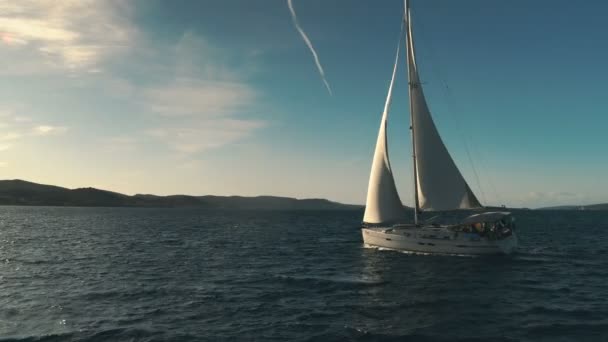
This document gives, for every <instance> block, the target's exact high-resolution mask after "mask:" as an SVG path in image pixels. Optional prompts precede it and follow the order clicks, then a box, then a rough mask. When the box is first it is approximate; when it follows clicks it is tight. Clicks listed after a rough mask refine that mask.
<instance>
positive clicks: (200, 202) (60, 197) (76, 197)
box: [0, 179, 362, 210]
mask: <svg viewBox="0 0 608 342" xmlns="http://www.w3.org/2000/svg"><path fill="white" fill-rule="evenodd" d="M0 205H38V206H75V207H201V208H209V209H244V210H354V209H360V208H362V206H358V205H348V204H341V203H337V202H332V201H329V200H326V199H296V198H289V197H275V196H257V197H242V196H210V195H207V196H187V195H171V196H157V195H147V194H146V195H142V194H137V195H134V196H129V195H124V194H121V193H117V192H112V191H106V190H100V189H95V188H78V189H68V188H63V187H59V186H53V185H45V184H37V183H32V182H27V181H23V180H19V179H15V180H0Z"/></svg>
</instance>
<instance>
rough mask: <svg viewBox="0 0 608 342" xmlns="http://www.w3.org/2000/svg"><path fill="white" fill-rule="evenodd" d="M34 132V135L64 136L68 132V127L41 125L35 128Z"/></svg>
mask: <svg viewBox="0 0 608 342" xmlns="http://www.w3.org/2000/svg"><path fill="white" fill-rule="evenodd" d="M33 131H34V135H51V134H62V133H65V132H66V131H67V127H63V126H50V125H40V126H36V127H34V128H33Z"/></svg>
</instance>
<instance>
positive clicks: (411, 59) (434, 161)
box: [407, 9, 481, 210]
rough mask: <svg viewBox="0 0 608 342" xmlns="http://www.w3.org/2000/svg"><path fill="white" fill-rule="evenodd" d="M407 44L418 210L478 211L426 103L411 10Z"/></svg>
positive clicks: (408, 18) (475, 202) (478, 205)
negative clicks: (418, 66) (416, 57)
mask: <svg viewBox="0 0 608 342" xmlns="http://www.w3.org/2000/svg"><path fill="white" fill-rule="evenodd" d="M407 41H408V46H407V51H408V69H409V70H408V72H409V81H410V101H411V107H410V108H411V112H412V113H411V116H412V118H411V120H412V129H413V132H414V139H413V140H414V146H415V152H414V154H415V158H416V173H417V179H416V183H417V184H416V185H417V186H416V188H417V191H418V207H419V208H420V209H422V210H451V209H466V208H479V207H481V204H480V203H479V201H478V200H477V197H475V194H473V191H471V188H470V187H469V185H468V184H467V182H466V181H465V179H464V178H463V177H462V175H461V174H460V171H459V170H458V168H457V167H456V164H455V163H454V161H453V160H452V157H451V156H450V154H449V152H448V150H447V148H446V147H445V145H444V144H443V141H442V140H441V137H440V136H439V132H438V131H437V128H436V127H435V123H434V122H433V118H432V117H431V113H430V111H429V108H428V106H427V104H426V100H425V98H424V93H423V91H422V86H421V84H420V78H419V76H418V69H417V66H416V59H415V53H414V42H413V39H412V23H411V20H410V13H409V9H408V13H407Z"/></svg>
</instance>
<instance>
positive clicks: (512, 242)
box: [362, 225, 517, 255]
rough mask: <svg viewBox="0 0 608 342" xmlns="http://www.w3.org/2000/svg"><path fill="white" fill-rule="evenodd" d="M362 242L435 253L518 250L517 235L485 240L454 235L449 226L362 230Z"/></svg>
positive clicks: (474, 253) (490, 252) (477, 237)
mask: <svg viewBox="0 0 608 342" xmlns="http://www.w3.org/2000/svg"><path fill="white" fill-rule="evenodd" d="M362 234H363V242H364V243H365V244H366V245H370V246H374V247H384V248H390V249H396V250H402V251H409V252H417V253H435V254H465V255H488V254H510V253H513V252H515V249H516V248H517V236H516V235H515V232H513V233H512V234H511V235H510V236H508V237H505V238H503V239H500V240H488V239H487V238H484V237H479V235H476V234H471V233H464V232H454V231H451V230H450V229H448V227H434V226H428V227H415V226H413V225H408V226H396V227H384V228H362Z"/></svg>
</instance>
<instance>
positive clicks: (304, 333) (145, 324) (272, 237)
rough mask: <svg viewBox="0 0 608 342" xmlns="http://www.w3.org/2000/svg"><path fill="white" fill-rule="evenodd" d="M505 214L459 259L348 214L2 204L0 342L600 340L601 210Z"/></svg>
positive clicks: (603, 322) (606, 286) (603, 300)
mask: <svg viewBox="0 0 608 342" xmlns="http://www.w3.org/2000/svg"><path fill="white" fill-rule="evenodd" d="M515 215H516V218H517V229H518V233H519V236H520V245H521V246H520V249H519V251H518V253H517V254H515V255H513V256H493V257H487V256H486V257H464V256H433V255H416V254H407V253H402V252H395V251H388V250H378V249H374V248H366V247H365V246H364V245H363V243H362V240H361V232H360V226H359V224H360V221H361V217H362V213H361V212H359V211H207V210H200V209H142V208H63V207H0V341H552V342H554V341H608V212H600V211H595V212H594V211H535V210H527V211H517V212H515Z"/></svg>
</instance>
